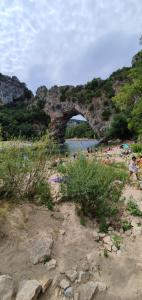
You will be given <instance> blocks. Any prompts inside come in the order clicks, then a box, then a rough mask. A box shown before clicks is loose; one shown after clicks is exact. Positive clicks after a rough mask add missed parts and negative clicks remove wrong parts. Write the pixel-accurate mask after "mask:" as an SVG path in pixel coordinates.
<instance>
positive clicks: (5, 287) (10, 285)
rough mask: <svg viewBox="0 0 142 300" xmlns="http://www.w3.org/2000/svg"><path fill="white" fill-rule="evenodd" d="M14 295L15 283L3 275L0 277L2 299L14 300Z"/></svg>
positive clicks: (0, 296)
mask: <svg viewBox="0 0 142 300" xmlns="http://www.w3.org/2000/svg"><path fill="white" fill-rule="evenodd" d="M13 294H14V282H13V279H12V277H11V276H9V275H1V276H0V299H1V300H12V296H13Z"/></svg>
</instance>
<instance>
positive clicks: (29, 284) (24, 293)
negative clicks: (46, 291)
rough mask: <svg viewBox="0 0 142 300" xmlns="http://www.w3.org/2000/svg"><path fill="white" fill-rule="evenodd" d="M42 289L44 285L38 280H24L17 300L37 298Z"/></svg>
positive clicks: (34, 299)
mask: <svg viewBox="0 0 142 300" xmlns="http://www.w3.org/2000/svg"><path fill="white" fill-rule="evenodd" d="M41 289H42V287H41V285H40V283H39V282H38V281H37V280H24V281H23V282H22V283H21V284H20V287H19V291H18V294H17V297H16V300H37V298H38V295H39V294H40V292H41Z"/></svg>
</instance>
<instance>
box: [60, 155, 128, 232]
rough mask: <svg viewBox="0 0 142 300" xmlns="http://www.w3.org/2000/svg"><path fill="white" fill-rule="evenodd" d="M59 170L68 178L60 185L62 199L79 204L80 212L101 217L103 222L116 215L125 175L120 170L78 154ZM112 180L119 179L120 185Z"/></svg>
mask: <svg viewBox="0 0 142 300" xmlns="http://www.w3.org/2000/svg"><path fill="white" fill-rule="evenodd" d="M62 172H64V173H65V174H66V176H67V178H68V180H67V182H66V183H65V184H63V185H62V191H63V194H64V197H65V199H66V200H70V201H74V202H75V203H77V204H79V205H80V207H81V209H82V211H83V213H84V215H89V216H96V217H97V218H98V219H99V220H100V221H102V218H103V224H105V220H104V218H106V217H113V216H115V215H116V214H117V212H118V211H119V206H120V201H119V198H120V195H121V192H122V187H123V184H124V182H125V178H126V174H125V172H124V171H119V170H115V169H114V168H111V167H109V166H104V165H101V164H99V163H97V162H96V161H87V160H86V159H85V158H84V157H80V159H79V160H77V161H75V162H73V163H70V164H69V165H67V166H66V167H64V169H63V168H62ZM115 180H121V181H122V184H117V182H116V183H115ZM103 226H106V225H103Z"/></svg>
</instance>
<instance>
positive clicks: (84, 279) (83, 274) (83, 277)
mask: <svg viewBox="0 0 142 300" xmlns="http://www.w3.org/2000/svg"><path fill="white" fill-rule="evenodd" d="M89 279H90V273H89V272H83V271H80V272H79V275H78V282H83V283H86V282H87V281H88V280H89Z"/></svg>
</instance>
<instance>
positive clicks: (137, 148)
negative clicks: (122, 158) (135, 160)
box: [131, 144, 142, 153]
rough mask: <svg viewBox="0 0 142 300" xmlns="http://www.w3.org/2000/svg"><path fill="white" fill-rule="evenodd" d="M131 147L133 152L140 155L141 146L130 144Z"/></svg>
mask: <svg viewBox="0 0 142 300" xmlns="http://www.w3.org/2000/svg"><path fill="white" fill-rule="evenodd" d="M131 147H132V150H133V152H135V153H142V144H132V145H131Z"/></svg>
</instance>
